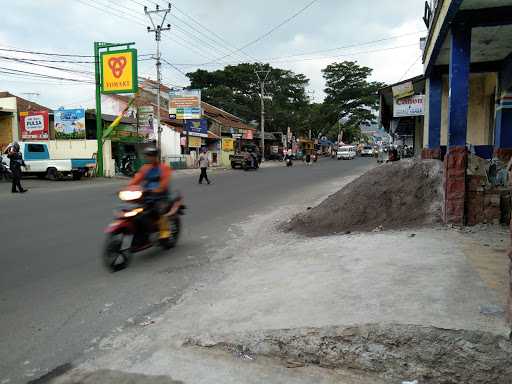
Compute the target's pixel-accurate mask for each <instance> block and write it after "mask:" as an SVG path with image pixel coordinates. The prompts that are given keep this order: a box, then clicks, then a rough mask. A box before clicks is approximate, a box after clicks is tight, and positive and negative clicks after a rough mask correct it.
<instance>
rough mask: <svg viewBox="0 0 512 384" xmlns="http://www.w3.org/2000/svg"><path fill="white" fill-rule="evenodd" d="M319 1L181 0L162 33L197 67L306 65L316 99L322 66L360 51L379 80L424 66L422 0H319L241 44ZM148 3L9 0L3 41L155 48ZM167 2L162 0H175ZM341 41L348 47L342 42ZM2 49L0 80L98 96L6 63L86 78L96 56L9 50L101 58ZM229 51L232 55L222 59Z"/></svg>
mask: <svg viewBox="0 0 512 384" xmlns="http://www.w3.org/2000/svg"><path fill="white" fill-rule="evenodd" d="M7 2H8V0H0V3H7ZM310 2H311V0H259V1H254V0H194V1H190V0H174V1H172V5H173V7H174V8H173V10H172V11H171V14H170V16H169V18H168V22H169V23H170V24H171V25H172V30H171V31H170V32H166V33H164V35H163V39H162V55H163V58H164V59H165V60H166V61H167V62H169V63H172V64H174V65H175V67H177V68H179V69H180V70H181V71H182V72H184V73H186V72H190V71H193V70H195V69H196V68H198V67H201V68H204V69H210V70H212V69H216V68H220V67H221V66H222V65H221V64H211V63H212V62H217V63H218V62H223V63H229V64H235V63H238V62H244V61H245V62H247V61H255V60H257V61H264V62H267V61H270V63H271V64H272V65H273V66H276V67H281V68H286V69H290V70H292V71H294V72H297V73H304V74H305V75H306V76H307V77H308V78H309V79H310V87H309V88H310V90H311V91H314V96H315V99H316V101H320V100H321V99H322V98H323V88H324V81H323V78H322V74H321V69H322V68H325V67H326V66H327V65H328V64H330V63H333V62H335V61H338V62H339V61H343V60H357V61H358V62H359V63H360V64H362V65H367V66H369V67H371V68H373V69H374V73H373V76H372V78H373V79H374V80H378V81H383V82H386V83H393V82H396V81H399V80H400V79H401V78H402V77H404V76H405V75H406V77H412V76H414V75H417V74H420V73H421V71H422V65H421V59H420V53H421V52H420V49H419V38H420V37H421V36H424V35H425V33H426V32H425V27H424V24H423V21H422V20H421V18H422V15H423V4H424V1H423V0H408V1H401V0H379V1H377V0H317V1H316V2H314V3H313V4H312V5H311V6H309V7H308V8H307V9H306V10H304V11H303V12H302V13H300V14H299V15H297V16H296V17H294V18H292V19H291V20H290V21H288V22H287V23H285V24H284V25H283V26H281V27H280V28H277V29H276V30H275V31H273V32H272V33H271V34H269V35H268V36H265V37H263V38H262V39H260V40H259V41H256V42H255V43H253V44H251V45H250V46H248V47H247V48H246V49H244V50H243V51H242V52H240V51H236V48H240V47H243V46H245V45H246V44H248V43H250V42H253V41H254V40H256V39H257V38H258V37H261V36H262V35H264V34H266V33H267V32H269V31H270V30H271V29H272V28H274V27H276V26H278V25H279V24H280V23H282V22H283V21H285V20H286V19H288V18H290V17H291V16H293V15H294V14H296V13H297V12H298V11H300V10H301V9H302V8H304V7H305V6H306V5H308V4H309V3H310ZM143 3H146V4H147V5H148V7H149V8H154V6H155V1H149V0H116V1H113V0H16V1H10V2H8V4H9V6H8V7H7V8H6V9H7V11H6V9H4V11H3V17H2V24H1V27H0V48H7V49H20V50H28V51H37V52H53V53H58V54H72V55H92V54H93V42H94V41H108V42H131V41H133V42H135V43H136V48H138V52H139V55H144V54H151V53H154V52H155V41H154V35H153V34H149V33H147V32H146V30H145V26H146V25H147V24H148V20H147V17H146V16H145V15H144V10H143V6H142V4H143ZM160 3H161V4H162V7H164V6H165V4H167V3H164V2H160ZM166 23H167V22H166ZM212 32H213V33H212ZM384 39H386V40H384ZM376 40H381V41H378V42H376ZM347 46H352V47H347ZM338 47H344V48H341V49H337V50H333V48H338ZM318 51H322V52H318ZM233 52H234V53H233ZM315 52H316V53H315ZM228 55H229V56H228ZM0 56H2V58H0V90H7V91H10V92H12V93H14V94H17V95H20V96H22V97H26V98H29V99H32V100H34V101H37V102H39V103H41V104H43V105H45V106H48V107H50V108H56V107H59V106H66V107H79V106H84V107H92V106H93V105H94V87H93V86H92V85H90V84H86V83H81V82H79V83H69V82H62V81H58V80H49V79H41V78H31V77H28V74H26V73H21V72H17V76H14V75H12V71H9V72H10V74H6V73H3V72H5V71H6V70H5V68H13V69H16V70H19V71H27V72H36V73H39V74H48V75H52V76H57V77H66V78H73V79H79V80H85V81H87V80H90V79H91V78H92V77H91V76H92V75H91V74H90V73H91V72H92V71H93V70H94V67H93V64H92V63H64V62H55V63H54V62H37V63H39V64H43V65H48V66H55V67H62V68H68V69H72V70H73V71H80V73H76V72H63V71H60V70H53V69H49V68H46V67H38V66H34V65H26V64H20V63H18V62H13V61H12V60H7V59H6V57H16V58H24V59H38V60H57V61H59V60H67V61H85V62H87V61H91V60H92V58H90V57H82V58H79V57H55V56H52V57H50V56H42V55H32V54H22V53H15V52H9V51H0ZM223 56H227V57H225V58H224V59H222V60H219V58H221V57H223ZM142 58H145V59H147V60H144V61H141V62H140V63H139V74H140V75H144V76H150V77H151V78H153V79H154V78H156V72H155V67H154V61H152V60H150V59H149V56H142ZM406 72H407V73H406ZM163 80H164V83H166V84H172V85H187V84H188V81H187V78H186V77H185V76H184V75H183V74H182V73H180V72H179V71H178V70H176V69H175V68H173V67H171V66H170V65H168V64H164V65H163ZM27 93H37V94H39V95H27ZM311 95H313V93H311Z"/></svg>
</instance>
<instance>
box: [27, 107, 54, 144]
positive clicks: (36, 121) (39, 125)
mask: <svg viewBox="0 0 512 384" xmlns="http://www.w3.org/2000/svg"><path fill="white" fill-rule="evenodd" d="M19 115H20V132H21V139H22V140H48V133H49V125H50V123H49V119H48V111H30V112H20V113H19Z"/></svg>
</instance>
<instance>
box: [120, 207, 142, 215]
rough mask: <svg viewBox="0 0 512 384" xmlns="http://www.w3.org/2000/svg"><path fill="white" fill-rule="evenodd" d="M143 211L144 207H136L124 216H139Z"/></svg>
mask: <svg viewBox="0 0 512 384" xmlns="http://www.w3.org/2000/svg"><path fill="white" fill-rule="evenodd" d="M142 211H144V209H143V208H135V209H132V210H131V211H128V212H124V214H123V217H134V216H137V215H138V214H139V213H141V212H142Z"/></svg>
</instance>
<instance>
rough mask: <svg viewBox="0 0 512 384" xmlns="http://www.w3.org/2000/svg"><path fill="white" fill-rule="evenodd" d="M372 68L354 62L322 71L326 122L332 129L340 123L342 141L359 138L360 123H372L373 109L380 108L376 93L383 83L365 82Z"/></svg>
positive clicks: (335, 65) (343, 63)
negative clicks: (326, 111) (327, 121)
mask: <svg viewBox="0 0 512 384" xmlns="http://www.w3.org/2000/svg"><path fill="white" fill-rule="evenodd" d="M372 71H373V70H372V69H371V68H368V67H364V66H360V65H358V64H357V62H354V61H344V62H342V63H333V64H330V65H328V66H327V67H326V68H325V69H323V70H322V73H323V76H324V79H325V94H326V98H325V101H324V104H326V105H328V106H329V108H328V119H329V121H330V122H331V123H332V125H333V126H332V129H331V131H332V130H334V129H335V128H337V129H338V130H339V126H338V127H335V125H337V124H340V123H337V122H338V121H339V120H341V122H342V123H341V129H342V130H343V133H344V139H343V140H344V141H346V142H351V141H356V140H359V139H361V138H362V135H361V130H360V129H359V127H360V125H361V124H367V123H372V122H374V121H375V110H377V108H378V105H379V95H378V90H379V89H380V88H383V87H384V86H385V84H384V83H380V82H375V81H373V82H371V81H369V80H368V78H369V77H370V75H371V74H372Z"/></svg>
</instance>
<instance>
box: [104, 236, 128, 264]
mask: <svg viewBox="0 0 512 384" xmlns="http://www.w3.org/2000/svg"><path fill="white" fill-rule="evenodd" d="M123 238H124V234H122V233H117V234H110V235H109V236H108V237H107V240H106V241H105V247H104V249H103V255H102V258H103V265H104V266H105V268H107V269H108V270H110V271H111V272H117V271H120V270H122V269H125V268H126V267H128V265H129V264H130V261H131V252H130V250H129V249H121V248H122V246H123Z"/></svg>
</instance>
